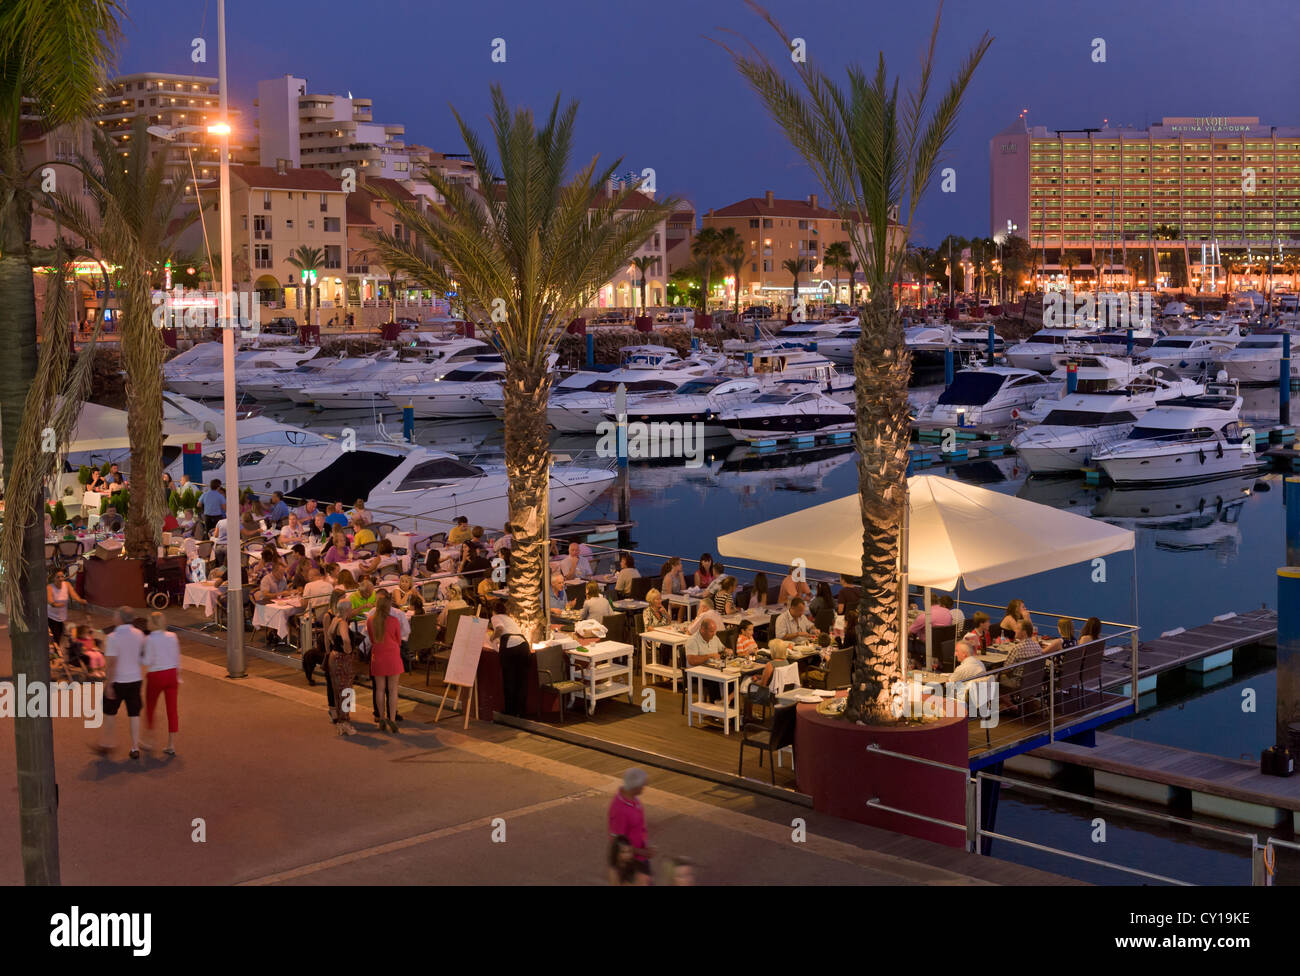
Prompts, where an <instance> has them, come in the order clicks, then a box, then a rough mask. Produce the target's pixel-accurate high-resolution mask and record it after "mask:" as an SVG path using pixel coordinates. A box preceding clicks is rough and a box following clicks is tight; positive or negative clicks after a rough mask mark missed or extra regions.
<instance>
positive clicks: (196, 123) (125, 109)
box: [95, 71, 248, 192]
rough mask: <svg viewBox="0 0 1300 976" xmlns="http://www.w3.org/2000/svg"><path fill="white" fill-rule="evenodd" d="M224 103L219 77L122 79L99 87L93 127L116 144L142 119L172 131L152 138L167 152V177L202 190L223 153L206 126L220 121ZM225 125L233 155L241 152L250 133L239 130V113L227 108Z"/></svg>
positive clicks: (214, 177) (214, 175)
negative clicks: (169, 138) (165, 136)
mask: <svg viewBox="0 0 1300 976" xmlns="http://www.w3.org/2000/svg"><path fill="white" fill-rule="evenodd" d="M220 105H221V102H220V95H219V92H218V89H217V79H216V78H208V77H204V76H202V75H177V74H168V73H166V72H160V71H151V72H140V73H136V74H129V75H119V76H118V77H116V78H114V79H112V81H110V82H109V83H108V84H107V85H105V86H104V87H103V88H101V89H100V98H99V102H98V105H97V106H96V110H95V124H96V125H97V126H99V127H100V128H101V129H102V130H103V131H105V132H107V133H108V134H109V135H110V136H111V137H112V139H113V141H114V142H116V143H118V144H121V143H124V142H126V141H127V140H129V139H131V138H132V130H133V128H134V126H135V122H136V119H137V118H139V117H140V116H144V117H145V118H147V119H148V124H149V125H150V126H155V127H162V128H164V129H168V130H171V131H172V132H173V133H174V137H173V138H172V139H171V140H165V139H162V138H159V137H157V136H151V137H150V139H151V141H152V143H153V145H154V146H155V147H156V148H157V149H158V151H160V152H165V153H167V171H168V177H169V178H170V179H173V180H175V179H180V180H184V181H185V184H186V187H187V188H188V189H189V191H190V192H193V189H194V184H195V183H196V182H197V183H198V185H199V186H204V185H207V184H213V185H215V183H216V181H217V177H218V169H219V167H220V164H221V150H220V147H219V146H218V145H217V142H216V140H215V139H213V138H210V137H209V136H208V134H207V127H208V125H209V124H210V123H212V122H216V121H218V119H219V118H220ZM226 121H228V122H229V123H230V127H231V136H230V147H231V155H232V157H234V156H237V155H238V154H239V153H240V152H241V151H242V148H243V143H244V138H245V137H246V136H247V135H248V133H245V132H242V131H241V121H240V113H239V111H238V110H236V109H233V108H230V109H228V112H227V118H226Z"/></svg>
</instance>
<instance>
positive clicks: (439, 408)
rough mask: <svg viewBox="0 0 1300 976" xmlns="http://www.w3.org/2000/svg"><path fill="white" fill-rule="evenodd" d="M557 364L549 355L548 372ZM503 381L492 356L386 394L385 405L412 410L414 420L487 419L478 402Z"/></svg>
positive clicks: (499, 362)
mask: <svg viewBox="0 0 1300 976" xmlns="http://www.w3.org/2000/svg"><path fill="white" fill-rule="evenodd" d="M558 361H559V356H557V355H556V354H555V353H551V356H550V368H551V369H554V368H555V366H556V363H557V362H558ZM505 377H506V364H505V362H504V361H502V360H501V359H500V358H499V357H496V356H480V357H479V358H478V359H476V360H474V361H473V362H468V363H463V364H461V365H459V366H457V367H456V368H455V369H453V370H451V371H449V372H446V373H443V374H442V375H441V376H439V377H437V378H436V379H433V380H430V381H429V382H427V383H413V384H406V385H403V386H401V387H399V388H398V389H397V390H395V391H393V392H390V393H389V394H388V402H389V403H391V404H392V405H393V406H395V407H397V408H398V409H399V410H401V409H403V408H405V407H407V406H411V407H414V408H415V416H417V417H432V418H437V419H453V418H455V419H469V418H485V417H491V416H492V412H491V411H490V410H489V409H488V408H487V407H486V406H484V404H483V402H482V401H481V400H480V399H479V398H480V397H487V396H490V395H491V394H494V393H497V392H499V391H500V389H501V383H502V382H503V381H504V380H505Z"/></svg>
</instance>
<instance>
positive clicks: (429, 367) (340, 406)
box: [300, 339, 501, 410]
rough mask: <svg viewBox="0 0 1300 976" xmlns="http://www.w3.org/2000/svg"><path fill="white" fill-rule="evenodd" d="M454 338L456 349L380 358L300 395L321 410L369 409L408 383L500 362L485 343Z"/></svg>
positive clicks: (409, 385) (306, 387)
mask: <svg viewBox="0 0 1300 976" xmlns="http://www.w3.org/2000/svg"><path fill="white" fill-rule="evenodd" d="M457 342H458V345H457V347H456V348H455V349H451V348H445V349H443V350H441V351H440V354H434V355H426V356H423V357H421V358H418V359H394V360H385V361H380V362H376V363H375V364H374V365H373V366H371V367H369V368H368V369H365V370H357V371H356V372H355V373H353V374H350V375H348V376H345V377H342V378H341V379H338V380H335V381H334V382H328V381H327V382H324V383H319V384H311V385H308V386H304V387H303V388H302V390H301V391H300V396H301V397H302V399H303V400H304V401H305V402H308V403H312V404H315V406H316V407H317V408H318V409H320V410H357V409H364V410H369V409H372V408H374V407H375V406H378V405H380V404H382V403H385V402H387V400H388V397H389V395H390V394H392V395H397V396H400V395H402V393H404V392H405V390H406V389H407V388H408V387H414V386H417V385H420V384H422V383H429V382H432V381H433V380H436V379H438V378H439V377H441V376H445V375H446V374H447V373H449V372H451V371H452V370H454V369H459V368H461V367H462V366H467V365H470V364H471V363H493V364H497V365H500V364H501V357H500V356H499V355H498V354H497V353H496V352H494V351H492V347H491V346H488V345H487V344H486V343H480V342H477V340H473V339H471V340H469V344H459V343H460V342H461V341H460V340H457Z"/></svg>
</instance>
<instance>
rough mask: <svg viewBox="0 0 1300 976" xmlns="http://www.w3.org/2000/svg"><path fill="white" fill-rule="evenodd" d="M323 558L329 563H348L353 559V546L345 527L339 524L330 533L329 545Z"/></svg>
mask: <svg viewBox="0 0 1300 976" xmlns="http://www.w3.org/2000/svg"><path fill="white" fill-rule="evenodd" d="M323 558H324V561H325V562H327V563H346V562H351V560H352V547H351V546H349V545H348V539H347V536H345V535H344V534H343V529H342V528H340V527H339V526H337V525H336V526H334V529H333V531H332V532H331V533H330V542H329V546H328V547H327V548H326V549H325V555H324V557H323Z"/></svg>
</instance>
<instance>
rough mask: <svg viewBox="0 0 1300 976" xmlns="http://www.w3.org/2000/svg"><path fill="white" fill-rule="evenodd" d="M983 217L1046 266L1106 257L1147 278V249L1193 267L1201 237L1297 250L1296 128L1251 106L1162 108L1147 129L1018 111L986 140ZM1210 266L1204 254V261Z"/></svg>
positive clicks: (1197, 269) (1086, 268) (1083, 264)
mask: <svg viewBox="0 0 1300 976" xmlns="http://www.w3.org/2000/svg"><path fill="white" fill-rule="evenodd" d="M989 168H990V194H989V223H990V227H991V228H992V231H993V232H994V233H997V232H999V231H1001V232H1005V231H1006V230H1007V227H1008V222H1010V225H1011V226H1012V227H1015V228H1017V229H1016V231H1015V233H1017V234H1019V235H1020V236H1022V237H1025V238H1026V239H1027V240H1028V241H1029V242H1030V245H1031V247H1033V248H1034V249H1036V250H1038V249H1043V250H1045V251H1046V269H1047V271H1048V273H1049V274H1055V273H1059V272H1060V271H1061V270H1062V255H1067V256H1068V259H1067V262H1066V263H1067V264H1068V265H1069V266H1070V269H1071V270H1073V271H1074V272H1076V273H1077V272H1083V273H1087V272H1090V271H1093V270H1095V269H1097V268H1103V269H1104V268H1107V267H1109V268H1110V269H1111V270H1112V271H1113V272H1114V273H1116V274H1123V273H1125V271H1126V269H1131V270H1132V271H1133V272H1135V273H1142V271H1143V269H1145V270H1146V271H1147V272H1149V273H1148V274H1147V275H1146V277H1148V278H1154V277H1155V275H1156V273H1158V269H1159V268H1160V264H1159V263H1158V261H1157V253H1156V252H1160V253H1165V252H1167V251H1170V250H1174V251H1179V252H1181V254H1182V256H1183V258H1184V260H1185V262H1186V266H1187V267H1188V268H1190V269H1191V272H1192V274H1193V275H1194V276H1196V277H1201V276H1202V275H1203V274H1205V273H1206V272H1211V273H1212V272H1213V270H1214V269H1212V268H1210V267H1208V266H1207V267H1204V268H1203V267H1202V266H1201V254H1202V247H1203V246H1205V247H1206V249H1207V251H1209V252H1211V253H1212V249H1213V248H1214V246H1215V245H1217V246H1218V247H1219V248H1221V249H1224V250H1227V249H1233V250H1239V251H1242V252H1252V251H1253V252H1254V253H1255V254H1259V253H1261V252H1263V253H1270V252H1271V253H1273V254H1276V255H1278V256H1279V257H1280V256H1282V255H1283V254H1294V253H1295V252H1296V251H1297V249H1300V126H1276V125H1267V124H1264V123H1261V121H1260V119H1259V118H1258V117H1257V116H1236V117H1213V118H1197V117H1181V116H1180V117H1164V118H1162V119H1161V121H1160V122H1159V123H1157V124H1155V125H1152V126H1149V127H1148V128H1145V129H1136V128H1117V127H1106V128H1089V129H1073V130H1072V129H1056V130H1051V129H1048V128H1047V127H1045V126H1033V127H1030V126H1029V125H1028V124H1027V123H1026V122H1025V121H1024V120H1023V119H1020V120H1017V121H1016V122H1015V123H1013V124H1012V125H1010V126H1008V127H1007V128H1006V129H1004V130H1002V131H1001V132H999V133H998V134H997V135H995V136H994V137H993V138H992V139H991V140H989ZM1209 263H1210V264H1212V263H1213V262H1209Z"/></svg>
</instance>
